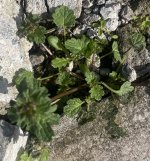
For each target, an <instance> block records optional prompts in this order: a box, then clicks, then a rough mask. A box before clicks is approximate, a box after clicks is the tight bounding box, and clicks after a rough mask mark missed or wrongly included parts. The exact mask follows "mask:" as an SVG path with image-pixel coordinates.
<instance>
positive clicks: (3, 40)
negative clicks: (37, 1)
mask: <svg viewBox="0 0 150 161" xmlns="http://www.w3.org/2000/svg"><path fill="white" fill-rule="evenodd" d="M19 15H20V6H19V5H18V4H17V3H16V1H14V0H1V1H0V49H1V51H0V66H1V68H0V114H4V113H5V108H6V107H8V103H9V101H10V100H11V99H14V98H15V97H16V94H17V90H16V88H15V87H14V86H12V85H11V83H12V78H13V76H14V75H15V72H16V71H18V70H19V69H20V68H26V69H28V70H32V67H31V63H30V61H29V57H28V50H29V49H30V48H31V44H30V43H28V42H27V41H26V40H25V39H21V40H20V38H19V37H18V36H16V32H17V24H16V20H18V16H19ZM18 21H19V20H18Z"/></svg>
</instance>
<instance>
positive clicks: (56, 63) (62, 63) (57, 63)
mask: <svg viewBox="0 0 150 161" xmlns="http://www.w3.org/2000/svg"><path fill="white" fill-rule="evenodd" d="M68 64H69V60H68V59H67V58H58V57H56V58H55V59H53V60H52V66H53V67H54V68H62V67H66V66H67V65H68Z"/></svg>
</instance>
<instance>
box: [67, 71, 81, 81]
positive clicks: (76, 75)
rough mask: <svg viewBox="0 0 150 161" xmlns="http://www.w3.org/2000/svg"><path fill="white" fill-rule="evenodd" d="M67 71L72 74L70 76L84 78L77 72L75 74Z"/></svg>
mask: <svg viewBox="0 0 150 161" xmlns="http://www.w3.org/2000/svg"><path fill="white" fill-rule="evenodd" d="M69 73H70V75H72V76H74V77H76V78H78V79H81V80H84V78H82V77H81V76H80V75H79V74H76V73H73V72H69Z"/></svg>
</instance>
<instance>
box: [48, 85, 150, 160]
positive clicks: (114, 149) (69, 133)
mask: <svg viewBox="0 0 150 161" xmlns="http://www.w3.org/2000/svg"><path fill="white" fill-rule="evenodd" d="M149 91H150V84H149V87H137V88H136V89H135V92H134V93H133V94H131V95H130V96H129V98H126V99H125V98H122V100H121V102H118V103H116V105H117V106H118V108H119V111H120V112H119V113H118V115H117V117H116V122H117V123H119V125H120V126H121V127H122V128H123V129H126V131H127V135H126V136H125V137H122V138H120V139H118V140H115V139H114V140H111V139H109V136H108V134H107V131H105V128H104V127H105V126H106V124H107V122H106V121H104V120H103V119H102V117H101V111H102V110H103V109H105V108H106V107H109V106H111V105H112V104H111V103H110V102H109V101H107V100H106V101H104V102H102V103H100V104H99V105H97V106H94V109H96V110H95V111H96V112H95V113H96V118H95V120H94V121H92V122H89V123H86V124H84V125H82V126H77V123H76V122H75V121H74V120H72V121H71V120H70V119H67V118H65V117H64V118H63V119H62V122H61V124H60V125H59V126H56V127H55V133H56V136H55V137H54V139H53V141H52V143H51V151H52V153H51V156H50V159H49V161H64V160H65V161H81V160H82V161H149V160H150V135H149V133H150V99H149V97H150V93H149Z"/></svg>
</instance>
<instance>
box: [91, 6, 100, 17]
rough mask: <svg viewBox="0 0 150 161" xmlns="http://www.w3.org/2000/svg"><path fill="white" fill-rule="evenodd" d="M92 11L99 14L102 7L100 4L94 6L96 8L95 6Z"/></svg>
mask: <svg viewBox="0 0 150 161" xmlns="http://www.w3.org/2000/svg"><path fill="white" fill-rule="evenodd" d="M92 12H93V13H94V14H97V15H98V14H99V12H100V7H99V6H97V5H96V6H94V8H93V10H92Z"/></svg>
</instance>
